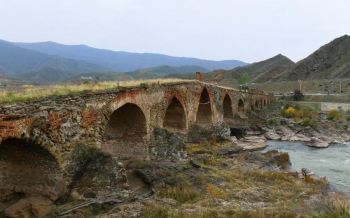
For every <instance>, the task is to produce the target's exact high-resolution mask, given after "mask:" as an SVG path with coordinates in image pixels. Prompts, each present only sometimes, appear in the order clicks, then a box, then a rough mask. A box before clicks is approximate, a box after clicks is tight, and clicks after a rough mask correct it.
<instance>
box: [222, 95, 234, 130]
mask: <svg viewBox="0 0 350 218" xmlns="http://www.w3.org/2000/svg"><path fill="white" fill-rule="evenodd" d="M223 110H224V111H223V115H224V121H225V122H226V123H228V122H230V121H232V119H233V111H232V100H231V96H230V95H229V94H226V95H225V97H224V101H223Z"/></svg>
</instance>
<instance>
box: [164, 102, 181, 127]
mask: <svg viewBox="0 0 350 218" xmlns="http://www.w3.org/2000/svg"><path fill="white" fill-rule="evenodd" d="M163 127H164V128H170V129H174V130H175V131H178V130H185V129H186V112H185V107H184V106H183V105H182V103H181V102H180V101H179V99H178V98H177V97H175V96H174V97H173V98H172V99H171V102H170V104H169V105H168V107H167V109H166V112H165V116H164V121H163Z"/></svg>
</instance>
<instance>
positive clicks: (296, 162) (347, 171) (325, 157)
mask: <svg viewBox="0 0 350 218" xmlns="http://www.w3.org/2000/svg"><path fill="white" fill-rule="evenodd" d="M272 149H276V150H278V151H284V152H288V153H289V156H290V159H291V162H292V169H293V170H297V171H299V172H300V170H301V168H308V169H310V170H312V171H314V172H315V173H316V176H317V177H324V176H326V177H327V180H328V181H329V182H330V183H331V188H334V189H336V190H338V191H341V192H345V193H347V194H350V144H347V143H344V144H336V145H330V146H329V147H328V148H312V147H309V146H307V145H306V144H305V143H302V142H288V141H274V140H269V141H268V146H267V147H266V148H265V149H264V150H263V152H264V151H268V150H272Z"/></svg>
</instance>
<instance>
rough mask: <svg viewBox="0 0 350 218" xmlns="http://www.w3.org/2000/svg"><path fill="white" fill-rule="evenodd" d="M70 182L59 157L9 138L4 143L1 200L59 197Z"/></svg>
mask: <svg viewBox="0 0 350 218" xmlns="http://www.w3.org/2000/svg"><path fill="white" fill-rule="evenodd" d="M65 191H66V183H65V182H64V180H63V173H62V170H61V167H60V165H59V163H58V161H57V159H56V157H55V156H54V155H53V154H52V153H51V152H50V151H48V150H47V149H45V148H44V147H42V146H41V145H39V144H36V143H34V142H31V141H27V140H24V139H18V138H8V139H6V140H4V141H2V142H1V144H0V193H2V194H4V195H2V196H1V199H4V198H7V199H11V198H14V199H16V198H19V199H20V198H22V197H30V196H38V195H40V196H44V197H47V198H51V199H54V200H55V199H57V198H59V197H60V196H61V195H62V194H63V193H65Z"/></svg>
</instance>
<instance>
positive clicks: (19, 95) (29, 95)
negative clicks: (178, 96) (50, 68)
mask: <svg viewBox="0 0 350 218" xmlns="http://www.w3.org/2000/svg"><path fill="white" fill-rule="evenodd" d="M193 81H194V80H181V79H154V80H133V81H121V82H117V81H113V82H99V83H93V84H91V83H87V84H80V85H75V84H65V85H50V86H46V87H33V86H25V85H24V86H23V87H21V88H20V89H19V90H18V91H9V90H2V91H0V103H7V102H15V101H25V100H31V99H39V98H44V97H49V96H58V95H68V94H73V93H80V92H84V91H92V92H94V91H101V90H109V89H116V88H117V87H118V86H122V87H137V86H140V85H141V86H145V85H146V86H147V85H151V84H172V83H181V82H193Z"/></svg>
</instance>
